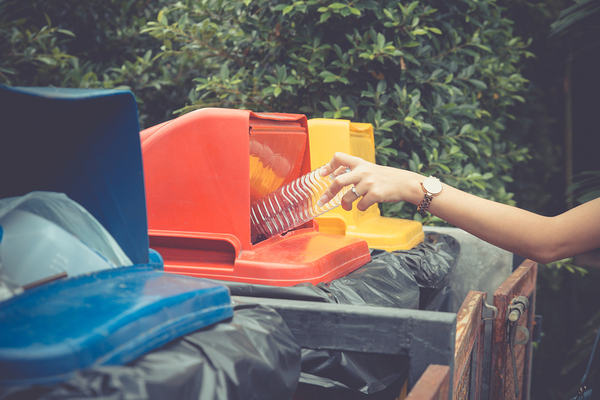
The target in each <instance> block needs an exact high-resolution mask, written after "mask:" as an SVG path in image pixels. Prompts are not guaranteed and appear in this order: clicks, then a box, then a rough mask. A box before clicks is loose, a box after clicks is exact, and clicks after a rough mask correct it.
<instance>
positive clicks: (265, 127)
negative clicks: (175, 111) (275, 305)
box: [140, 108, 371, 286]
mask: <svg viewBox="0 0 600 400" xmlns="http://www.w3.org/2000/svg"><path fill="white" fill-rule="evenodd" d="M140 136H141V142H142V156H143V163H144V178H145V182H146V203H147V205H146V207H147V212H148V228H149V229H148V233H149V238H150V246H151V247H152V248H153V249H155V250H157V251H158V252H159V253H160V254H161V255H162V256H163V259H164V265H165V271H168V272H173V273H179V274H185V275H192V276H200V277H206V278H212V279H219V280H227V281H237V282H246V283H255V284H265V285H273V286H292V285H295V284H297V283H301V282H310V283H313V284H316V283H319V282H328V281H331V280H334V279H337V278H339V277H341V276H344V275H346V274H348V273H349V272H352V271H353V270H355V269H356V268H358V267H360V266H362V265H364V264H366V263H367V262H369V261H370V259H371V257H370V253H369V249H368V245H367V243H366V242H365V241H364V240H362V239H357V238H351V237H346V236H342V235H334V234H326V233H321V232H319V231H318V225H317V224H316V222H314V221H311V222H309V223H307V224H305V225H303V226H301V227H299V228H297V229H296V230H293V231H291V232H288V233H287V234H285V235H283V236H282V235H277V236H275V237H272V238H270V239H267V240H264V241H262V242H255V241H253V232H251V224H250V204H251V202H252V201H254V200H256V199H258V198H260V197H262V196H264V195H266V194H268V193H270V192H272V191H274V190H276V189H278V188H279V187H281V186H282V185H284V184H286V183H289V182H291V181H293V180H294V179H296V178H298V177H299V176H301V175H303V174H306V173H308V172H310V151H309V146H308V133H307V120H306V117H305V116H304V115H301V114H279V113H255V112H252V111H249V110H233V109H218V108H206V109H201V110H197V111H194V112H191V113H188V114H185V115H183V116H181V117H178V118H176V119H173V120H171V121H168V122H165V123H162V124H160V125H156V126H154V127H151V128H148V129H146V130H144V131H142V132H141V133H140Z"/></svg>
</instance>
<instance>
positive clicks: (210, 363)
mask: <svg viewBox="0 0 600 400" xmlns="http://www.w3.org/2000/svg"><path fill="white" fill-rule="evenodd" d="M300 351H301V349H300V346H299V345H298V344H297V343H296V341H295V339H294V337H293V335H292V333H291V332H290V330H289V329H288V327H287V325H286V324H285V322H284V321H283V320H282V319H281V317H280V316H279V314H277V312H275V311H274V310H273V309H271V308H268V307H264V306H260V305H247V306H244V307H237V308H236V309H235V312H234V316H233V318H232V320H231V321H226V322H222V323H219V324H216V325H213V326H211V327H209V328H206V329H203V330H201V331H197V332H194V333H192V334H189V335H186V336H184V337H182V338H180V339H177V340H174V341H172V342H170V343H169V344H167V345H166V346H164V347H162V348H161V349H159V350H156V351H153V352H151V353H148V354H146V355H144V356H142V357H140V358H139V359H137V360H136V361H134V362H132V363H130V364H128V365H124V366H105V367H97V368H91V369H88V370H83V371H79V372H77V374H76V376H75V377H74V378H73V379H71V380H69V381H67V382H64V383H61V384H57V385H53V386H37V387H18V388H1V387H0V399H1V400H9V399H10V400H29V399H31V400H33V399H35V400H51V399H52V400H57V399H69V400H75V399H99V400H121V399H122V400H165V399H177V400H196V399H201V400H224V399H226V400H237V399H239V400H242V399H257V400H258V399H260V400H269V399H272V400H284V399H291V398H292V396H293V394H294V392H295V390H296V386H297V384H298V379H299V375H300V357H301V356H300Z"/></svg>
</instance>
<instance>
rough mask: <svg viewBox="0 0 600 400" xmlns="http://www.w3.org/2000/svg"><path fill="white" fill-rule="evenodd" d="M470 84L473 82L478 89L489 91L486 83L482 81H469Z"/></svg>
mask: <svg viewBox="0 0 600 400" xmlns="http://www.w3.org/2000/svg"><path fill="white" fill-rule="evenodd" d="M469 82H471V83H472V84H473V86H475V87H476V88H477V89H480V90H484V89H487V85H486V84H485V82H483V81H480V80H479V79H469Z"/></svg>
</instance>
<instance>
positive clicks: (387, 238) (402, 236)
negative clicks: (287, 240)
mask: <svg viewBox="0 0 600 400" xmlns="http://www.w3.org/2000/svg"><path fill="white" fill-rule="evenodd" d="M308 134H309V140H310V160H311V163H312V167H313V168H317V167H319V166H320V165H323V164H325V163H328V162H329V161H331V158H332V157H333V155H334V154H335V152H337V151H340V152H343V153H347V154H351V155H354V156H357V157H360V158H363V159H365V160H367V161H370V162H373V163H374V162H375V140H374V137H373V126H372V125H371V124H366V123H359V122H350V121H348V120H340V119H326V118H315V119H310V120H309V121H308ZM316 219H317V222H318V224H319V230H320V231H321V232H327V233H334V234H339V235H346V236H349V237H355V238H361V239H364V240H366V241H367V243H368V244H369V247H371V248H375V249H381V250H387V251H394V250H407V249H410V248H412V247H414V246H416V245H417V244H419V243H421V242H422V241H423V239H424V237H425V235H424V233H423V226H422V225H421V223H420V222H418V221H412V220H406V219H400V218H388V217H382V216H381V212H380V210H379V207H378V205H377V204H373V205H372V206H371V207H369V208H368V209H367V210H366V211H359V210H358V209H357V208H356V203H355V206H354V207H352V210H351V211H346V210H344V209H342V208H341V207H337V208H335V209H333V210H331V211H329V212H327V213H325V214H323V215H321V216H320V217H317V218H316Z"/></svg>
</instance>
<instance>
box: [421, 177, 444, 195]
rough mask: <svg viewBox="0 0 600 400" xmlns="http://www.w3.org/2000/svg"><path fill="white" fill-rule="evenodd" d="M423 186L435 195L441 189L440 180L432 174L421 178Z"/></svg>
mask: <svg viewBox="0 0 600 400" xmlns="http://www.w3.org/2000/svg"><path fill="white" fill-rule="evenodd" d="M423 187H424V188H425V190H427V192H428V193H430V194H431V195H433V196H435V195H436V194H439V193H440V192H441V191H442V182H440V180H439V179H438V178H436V177H434V176H430V177H428V178H425V179H424V180H423Z"/></svg>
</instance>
